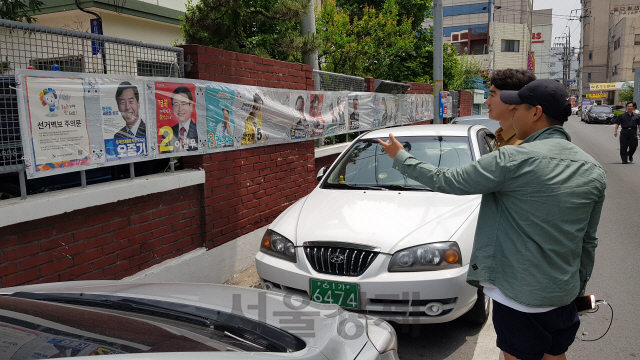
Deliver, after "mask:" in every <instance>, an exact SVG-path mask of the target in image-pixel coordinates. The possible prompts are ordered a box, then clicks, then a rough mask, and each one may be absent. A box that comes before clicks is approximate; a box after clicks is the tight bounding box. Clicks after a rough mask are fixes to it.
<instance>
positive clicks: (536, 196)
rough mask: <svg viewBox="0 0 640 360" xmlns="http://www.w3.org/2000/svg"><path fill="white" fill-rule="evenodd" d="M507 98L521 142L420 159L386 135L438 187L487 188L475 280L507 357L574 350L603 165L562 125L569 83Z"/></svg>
mask: <svg viewBox="0 0 640 360" xmlns="http://www.w3.org/2000/svg"><path fill="white" fill-rule="evenodd" d="M500 100H501V101H502V102H503V103H505V104H510V105H512V106H513V109H514V112H513V127H514V129H515V132H516V136H517V138H518V139H520V140H523V142H522V143H521V144H520V145H518V146H504V147H502V148H500V149H499V150H498V151H494V152H491V153H489V154H486V155H484V156H482V157H481V158H480V159H478V160H477V161H474V162H471V163H469V164H467V165H464V166H461V167H457V168H449V169H444V168H443V169H440V168H438V167H436V166H434V165H432V164H429V163H425V162H421V161H419V160H417V159H416V158H415V157H413V156H412V155H411V154H410V153H409V152H407V151H405V150H404V147H403V146H402V144H401V143H400V142H399V141H398V140H397V139H396V138H395V137H394V136H393V134H389V138H390V141H382V140H380V139H378V142H379V143H380V145H381V146H382V147H383V149H384V151H385V152H386V153H387V154H388V155H389V156H390V157H391V158H393V159H394V161H393V167H394V168H395V169H396V170H398V171H399V172H400V173H401V174H403V175H405V176H407V177H409V178H411V179H414V180H416V181H418V182H420V183H422V184H424V185H426V186H428V187H429V188H430V189H432V190H433V191H437V192H442V193H448V194H456V195H469V194H482V201H481V205H480V215H479V218H478V225H477V227H476V233H475V240H474V245H473V250H472V252H471V259H470V261H469V264H468V266H469V268H468V273H467V282H468V283H469V284H471V285H473V286H476V287H478V288H482V289H483V291H484V293H485V294H486V295H488V296H489V297H491V298H492V299H493V324H494V328H495V331H496V334H497V340H496V343H497V346H498V347H499V348H500V349H501V350H502V351H503V353H504V357H505V359H506V360H512V359H522V360H540V359H544V360H551V359H558V360H561V359H566V356H565V353H566V351H567V350H568V348H569V346H570V345H571V344H572V343H573V341H574V339H575V335H576V333H577V331H578V328H579V326H580V320H579V318H578V311H577V308H576V305H575V302H574V299H575V298H576V297H577V296H578V295H581V294H584V292H585V289H586V286H587V282H588V281H589V278H590V277H591V272H592V270H593V265H594V261H595V249H596V246H597V244H598V238H597V236H596V232H597V229H598V223H599V222H600V214H601V212H602V207H603V203H604V198H605V189H606V177H605V172H604V169H603V168H602V166H601V165H600V164H598V162H596V160H594V159H593V157H591V156H589V155H588V154H587V153H585V152H584V151H582V150H581V149H580V148H579V147H577V146H576V145H574V144H573V143H571V137H570V136H569V134H568V133H567V132H566V130H565V129H564V128H563V127H562V125H563V124H564V122H565V121H567V120H568V117H569V115H571V103H570V102H569V96H568V95H567V92H566V90H565V88H564V86H563V85H562V84H561V83H559V82H557V81H555V80H552V79H541V80H536V81H533V82H531V83H529V84H527V85H526V86H524V87H523V88H522V89H521V90H520V91H508V90H503V91H502V92H501V94H500Z"/></svg>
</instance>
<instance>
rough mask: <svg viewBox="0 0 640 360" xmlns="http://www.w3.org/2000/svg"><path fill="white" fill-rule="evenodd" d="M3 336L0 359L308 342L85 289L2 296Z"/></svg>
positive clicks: (279, 348) (266, 347)
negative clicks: (83, 291) (69, 291)
mask: <svg viewBox="0 0 640 360" xmlns="http://www.w3.org/2000/svg"><path fill="white" fill-rule="evenodd" d="M60 303H62V304H60ZM0 338H2V339H4V340H5V342H4V346H3V347H0V349H2V350H1V351H0V359H4V358H7V359H9V358H10V359H16V360H21V359H45V358H52V357H75V356H90V355H109V354H127V353H166V352H202V351H207V352H210V351H214V352H215V351H234V352H238V351H239V352H244V351H247V352H285V353H286V352H291V351H297V350H300V349H301V348H304V346H305V345H304V342H303V341H302V340H300V339H298V338H296V337H295V336H293V335H291V334H289V333H287V332H285V331H282V330H280V329H277V328H273V327H271V326H270V325H267V324H264V323H257V322H255V321H253V320H250V319H248V318H245V317H242V316H238V315H235V314H231V313H224V312H222V311H217V310H211V309H204V308H199V307H195V306H188V305H182V304H178V303H168V302H163V301H153V300H148V299H147V300H145V299H132V298H123V297H115V296H100V295H93V294H86V293H85V294H50V295H48V294H40V293H15V294H14V295H13V296H0ZM1 354H3V355H8V357H3V356H2V355H1Z"/></svg>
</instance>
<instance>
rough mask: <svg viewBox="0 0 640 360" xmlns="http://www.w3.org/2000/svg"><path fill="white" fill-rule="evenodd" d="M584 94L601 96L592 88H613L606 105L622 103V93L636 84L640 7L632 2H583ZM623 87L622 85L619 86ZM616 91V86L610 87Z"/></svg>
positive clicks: (638, 61) (589, 0) (609, 91)
mask: <svg viewBox="0 0 640 360" xmlns="http://www.w3.org/2000/svg"><path fill="white" fill-rule="evenodd" d="M582 13H583V16H585V18H584V21H583V25H582V31H583V40H582V50H583V53H582V54H583V64H584V66H583V71H582V88H581V90H582V94H590V93H595V92H599V91H600V90H597V89H594V90H591V88H593V87H596V86H595V85H594V86H592V84H613V83H616V86H615V89H610V90H607V91H604V94H605V96H606V101H605V103H606V104H611V105H616V104H619V103H620V99H619V94H618V92H619V90H620V89H621V88H622V87H623V86H624V84H625V83H626V82H633V80H634V75H635V72H634V69H635V68H636V67H640V4H639V3H638V2H637V1H629V0H583V1H582ZM618 84H621V85H618ZM609 87H612V86H609Z"/></svg>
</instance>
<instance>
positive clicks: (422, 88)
mask: <svg viewBox="0 0 640 360" xmlns="http://www.w3.org/2000/svg"><path fill="white" fill-rule="evenodd" d="M405 84H409V85H411V87H410V88H409V91H407V94H431V93H432V92H433V90H432V87H431V84H425V83H414V82H406V83H405Z"/></svg>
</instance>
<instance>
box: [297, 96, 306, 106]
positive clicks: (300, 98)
mask: <svg viewBox="0 0 640 360" xmlns="http://www.w3.org/2000/svg"><path fill="white" fill-rule="evenodd" d="M299 100H302V106H304V97H303V96H302V95H298V98H297V99H296V105H297V104H298V101H299Z"/></svg>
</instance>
